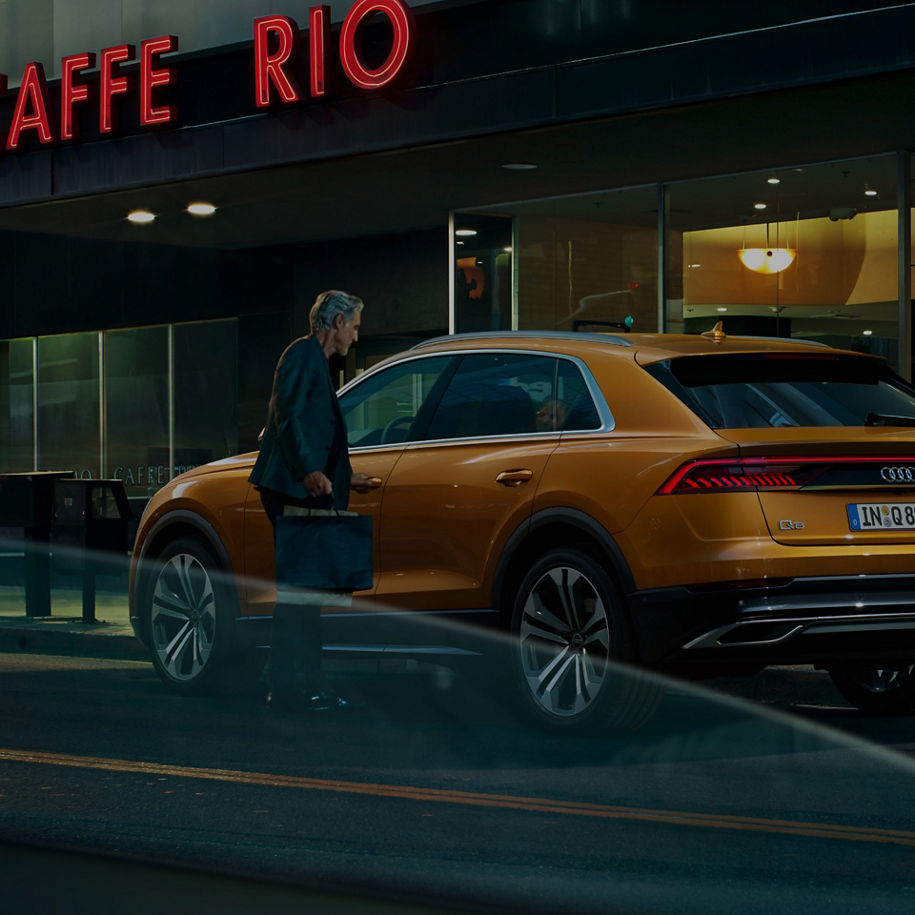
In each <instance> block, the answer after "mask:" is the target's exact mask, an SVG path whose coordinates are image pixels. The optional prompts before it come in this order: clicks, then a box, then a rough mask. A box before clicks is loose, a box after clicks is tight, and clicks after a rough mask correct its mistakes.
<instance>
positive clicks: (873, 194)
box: [864, 187, 877, 197]
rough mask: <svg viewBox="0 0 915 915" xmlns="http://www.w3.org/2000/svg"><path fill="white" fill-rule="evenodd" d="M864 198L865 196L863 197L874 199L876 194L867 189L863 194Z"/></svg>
mask: <svg viewBox="0 0 915 915" xmlns="http://www.w3.org/2000/svg"><path fill="white" fill-rule="evenodd" d="M864 196H865V197H876V196H877V192H876V191H875V190H874V189H873V188H872V187H869V188H868V189H867V190H866V191H865V192H864Z"/></svg>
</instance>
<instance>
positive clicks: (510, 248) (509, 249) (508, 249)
mask: <svg viewBox="0 0 915 915" xmlns="http://www.w3.org/2000/svg"><path fill="white" fill-rule="evenodd" d="M502 250H503V251H504V252H505V253H506V254H511V253H512V246H511V245H506V246H505V247H504V248H503V249H502Z"/></svg>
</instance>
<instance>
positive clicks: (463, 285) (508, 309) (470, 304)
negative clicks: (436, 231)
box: [454, 213, 514, 333]
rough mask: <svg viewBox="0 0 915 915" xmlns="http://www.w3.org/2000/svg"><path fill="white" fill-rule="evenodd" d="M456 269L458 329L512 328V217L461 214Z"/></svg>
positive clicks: (456, 232)
mask: <svg viewBox="0 0 915 915" xmlns="http://www.w3.org/2000/svg"><path fill="white" fill-rule="evenodd" d="M454 268H455V269H454V315H455V320H454V326H455V331H456V332H457V333H466V332H469V331H486V330H511V329H512V327H513V326H514V324H513V316H512V312H513V309H512V219H511V216H485V215H480V214H473V213H461V214H458V216H456V218H455V220H454Z"/></svg>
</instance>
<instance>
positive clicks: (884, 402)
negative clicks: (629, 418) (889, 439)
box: [646, 352, 915, 429]
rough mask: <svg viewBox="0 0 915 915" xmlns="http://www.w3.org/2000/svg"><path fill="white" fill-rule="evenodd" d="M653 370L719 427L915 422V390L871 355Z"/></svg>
mask: <svg viewBox="0 0 915 915" xmlns="http://www.w3.org/2000/svg"><path fill="white" fill-rule="evenodd" d="M646 371H648V372H649V373H650V374H651V375H653V376H654V377H655V378H657V380H658V381H660V382H661V383H662V384H663V385H664V386H665V387H666V388H668V389H669V390H670V391H672V392H673V393H674V394H676V396H677V397H679V398H680V400H682V401H683V403H685V404H686V405H687V406H688V407H689V408H690V409H691V410H692V411H693V412H694V413H696V414H697V415H698V416H699V417H701V419H702V420H703V421H704V422H706V423H707V424H708V425H709V426H711V428H713V429H758V428H768V427H774V426H872V425H894V426H915V388H913V387H912V386H911V385H910V384H908V383H907V382H906V381H905V380H904V379H903V378H901V377H900V376H898V375H896V374H895V373H894V372H892V371H891V370H890V369H889V368H888V367H887V366H886V364H885V363H884V362H882V361H881V360H878V359H873V358H868V357H865V356H860V357H859V356H846V355H842V354H839V353H828V352H825V353H822V354H820V353H815V354H806V353H804V354H800V353H799V354H793V353H759V354H746V353H722V354H721V355H715V356H684V357H681V358H679V359H669V360H667V361H665V362H658V363H654V364H652V365H649V366H646Z"/></svg>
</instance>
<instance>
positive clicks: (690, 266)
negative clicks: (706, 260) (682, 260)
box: [686, 264, 702, 270]
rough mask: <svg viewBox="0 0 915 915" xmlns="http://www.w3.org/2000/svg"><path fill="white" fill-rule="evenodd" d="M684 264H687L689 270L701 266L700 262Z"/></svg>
mask: <svg viewBox="0 0 915 915" xmlns="http://www.w3.org/2000/svg"><path fill="white" fill-rule="evenodd" d="M686 266H687V268H688V269H690V270H696V269H698V268H699V267H701V266H702V264H687V265H686Z"/></svg>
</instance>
